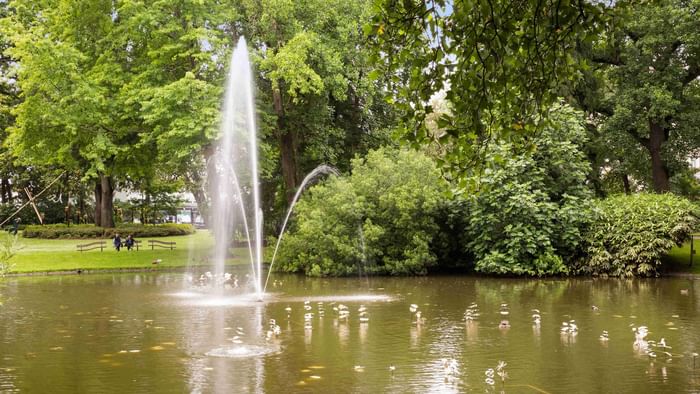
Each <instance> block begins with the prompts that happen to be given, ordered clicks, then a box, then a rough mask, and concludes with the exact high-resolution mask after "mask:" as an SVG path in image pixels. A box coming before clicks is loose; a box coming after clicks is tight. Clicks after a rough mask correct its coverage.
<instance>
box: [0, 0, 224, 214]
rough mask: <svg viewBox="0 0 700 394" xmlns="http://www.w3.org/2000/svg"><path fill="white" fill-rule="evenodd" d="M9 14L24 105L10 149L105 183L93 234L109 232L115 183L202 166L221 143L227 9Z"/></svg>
mask: <svg viewBox="0 0 700 394" xmlns="http://www.w3.org/2000/svg"><path fill="white" fill-rule="evenodd" d="M13 10H14V12H13V13H11V14H10V15H9V16H7V17H6V18H4V19H3V21H2V28H3V31H4V32H6V33H7V36H8V37H9V39H10V40H11V41H12V44H13V45H12V46H11V48H10V50H9V52H10V54H11V55H12V56H13V57H14V58H15V59H16V60H17V62H15V65H16V70H17V85H18V86H19V88H21V89H22V99H23V101H22V102H21V103H20V104H19V105H17V107H16V108H15V109H14V114H15V115H16V123H15V126H14V127H13V128H12V129H11V135H10V137H9V143H10V146H11V148H12V150H13V153H14V155H15V156H16V157H18V158H21V159H22V160H23V161H26V162H28V163H42V164H47V165H55V166H60V167H61V168H67V169H71V170H76V171H78V172H79V173H80V174H81V176H82V177H83V178H84V180H96V179H97V178H100V180H101V183H100V185H101V187H102V189H104V190H103V192H104V193H103V194H104V197H105V198H103V199H102V200H101V201H100V203H101V204H100V209H99V211H100V215H95V218H96V223H100V222H101V221H103V219H104V223H102V224H103V225H105V226H106V227H111V225H112V201H111V196H112V188H113V187H114V186H115V182H120V181H125V180H126V179H129V178H134V179H142V178H144V177H149V176H154V174H155V173H156V172H155V171H154V170H153V169H154V167H159V166H167V167H168V169H169V170H170V169H177V170H178V171H177V173H180V174H183V173H186V172H187V169H188V168H189V167H192V166H193V163H201V157H200V156H201V154H202V151H203V150H204V149H205V146H206V145H207V144H208V143H209V141H210V140H211V139H212V138H214V135H215V133H216V123H217V121H218V116H217V115H218V107H219V99H218V98H219V96H220V93H221V88H220V87H221V85H222V82H221V81H222V79H223V70H224V66H223V64H222V62H223V61H224V60H225V59H226V56H225V54H226V53H227V51H228V48H230V46H231V45H230V44H231V38H230V36H231V34H230V33H231V26H230V24H231V23H233V22H235V14H234V13H233V10H234V8H233V7H232V4H231V3H227V2H226V1H215V0H183V1H178V2H171V1H164V0H158V1H142V0H124V1H109V0H97V1H89V2H85V1H80V2H76V1H66V0H47V1H41V2H37V1H33V0H16V1H14V2H13ZM197 159H200V160H197ZM190 178H191V177H190ZM190 178H187V179H190ZM116 185H117V186H118V183H117V184H116ZM198 186H201V185H194V186H193V187H192V188H197V187H198ZM98 218H99V220H98Z"/></svg>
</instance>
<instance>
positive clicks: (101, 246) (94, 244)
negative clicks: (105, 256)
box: [76, 241, 106, 252]
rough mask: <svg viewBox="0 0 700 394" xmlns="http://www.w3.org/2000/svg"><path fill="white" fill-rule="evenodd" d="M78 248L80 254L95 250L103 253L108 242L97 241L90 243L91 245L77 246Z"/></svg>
mask: <svg viewBox="0 0 700 394" xmlns="http://www.w3.org/2000/svg"><path fill="white" fill-rule="evenodd" d="M76 246H77V248H78V252H84V251H86V250H93V249H100V251H103V250H104V248H105V246H106V242H105V241H97V242H90V243H89V244H82V245H76Z"/></svg>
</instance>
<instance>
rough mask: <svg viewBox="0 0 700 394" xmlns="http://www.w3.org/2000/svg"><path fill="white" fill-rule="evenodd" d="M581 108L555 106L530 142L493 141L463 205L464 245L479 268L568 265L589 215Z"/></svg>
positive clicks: (528, 271) (518, 271) (558, 269)
mask: <svg viewBox="0 0 700 394" xmlns="http://www.w3.org/2000/svg"><path fill="white" fill-rule="evenodd" d="M585 141H586V132H585V130H584V128H583V126H582V124H581V115H580V114H579V113H576V112H575V111H573V110H572V109H571V108H568V107H556V108H555V109H554V110H553V111H552V113H551V118H550V123H549V125H548V126H546V127H544V128H543V130H542V131H541V132H540V133H539V134H538V135H537V136H536V137H535V138H533V139H532V141H531V145H530V148H531V149H529V150H525V151H524V152H523V151H516V150H515V148H514V147H513V145H512V144H509V143H502V144H493V145H492V146H490V147H489V148H488V151H487V153H486V163H485V166H486V168H485V170H484V172H483V174H481V175H480V177H479V179H478V181H479V182H480V190H479V191H478V192H477V193H476V194H475V195H474V196H473V197H472V200H471V204H470V207H469V226H468V234H469V237H468V239H470V241H469V244H468V246H469V249H470V250H471V251H472V253H473V254H474V257H475V269H476V270H477V271H480V272H484V273H493V274H514V275H538V276H542V275H553V274H561V273H566V272H567V271H568V268H567V265H566V264H565V261H567V260H569V259H570V258H571V257H572V256H574V255H576V254H577V252H578V249H579V248H580V246H581V243H582V241H583V234H584V230H585V228H586V226H587V225H588V223H589V222H590V221H591V220H592V211H591V205H592V201H591V199H592V197H593V196H592V193H591V191H590V190H589V188H588V187H587V186H586V176H587V174H588V173H589V171H590V164H589V162H588V160H587V158H586V156H585V155H584V153H583V151H582V146H583V144H584V143H585Z"/></svg>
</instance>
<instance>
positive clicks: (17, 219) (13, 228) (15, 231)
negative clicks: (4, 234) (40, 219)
mask: <svg viewBox="0 0 700 394" xmlns="http://www.w3.org/2000/svg"><path fill="white" fill-rule="evenodd" d="M21 221H22V219H20V218H15V221H14V223H13V224H12V234H14V235H17V230H19V222H21Z"/></svg>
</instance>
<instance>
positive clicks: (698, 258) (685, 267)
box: [662, 234, 700, 274]
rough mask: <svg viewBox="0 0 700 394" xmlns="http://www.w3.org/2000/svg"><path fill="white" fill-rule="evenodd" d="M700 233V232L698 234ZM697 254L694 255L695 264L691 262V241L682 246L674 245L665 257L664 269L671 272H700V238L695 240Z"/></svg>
mask: <svg viewBox="0 0 700 394" xmlns="http://www.w3.org/2000/svg"><path fill="white" fill-rule="evenodd" d="M696 235H698V234H696ZM693 248H694V249H695V253H696V254H695V256H694V257H693V265H692V267H691V266H689V264H690V241H688V242H686V243H684V244H683V246H680V247H674V248H673V249H671V251H670V252H669V253H668V255H667V256H666V257H665V258H664V259H663V266H662V268H663V270H664V272H669V273H688V274H700V252H698V249H700V239H696V240H695V245H694V246H693Z"/></svg>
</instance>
